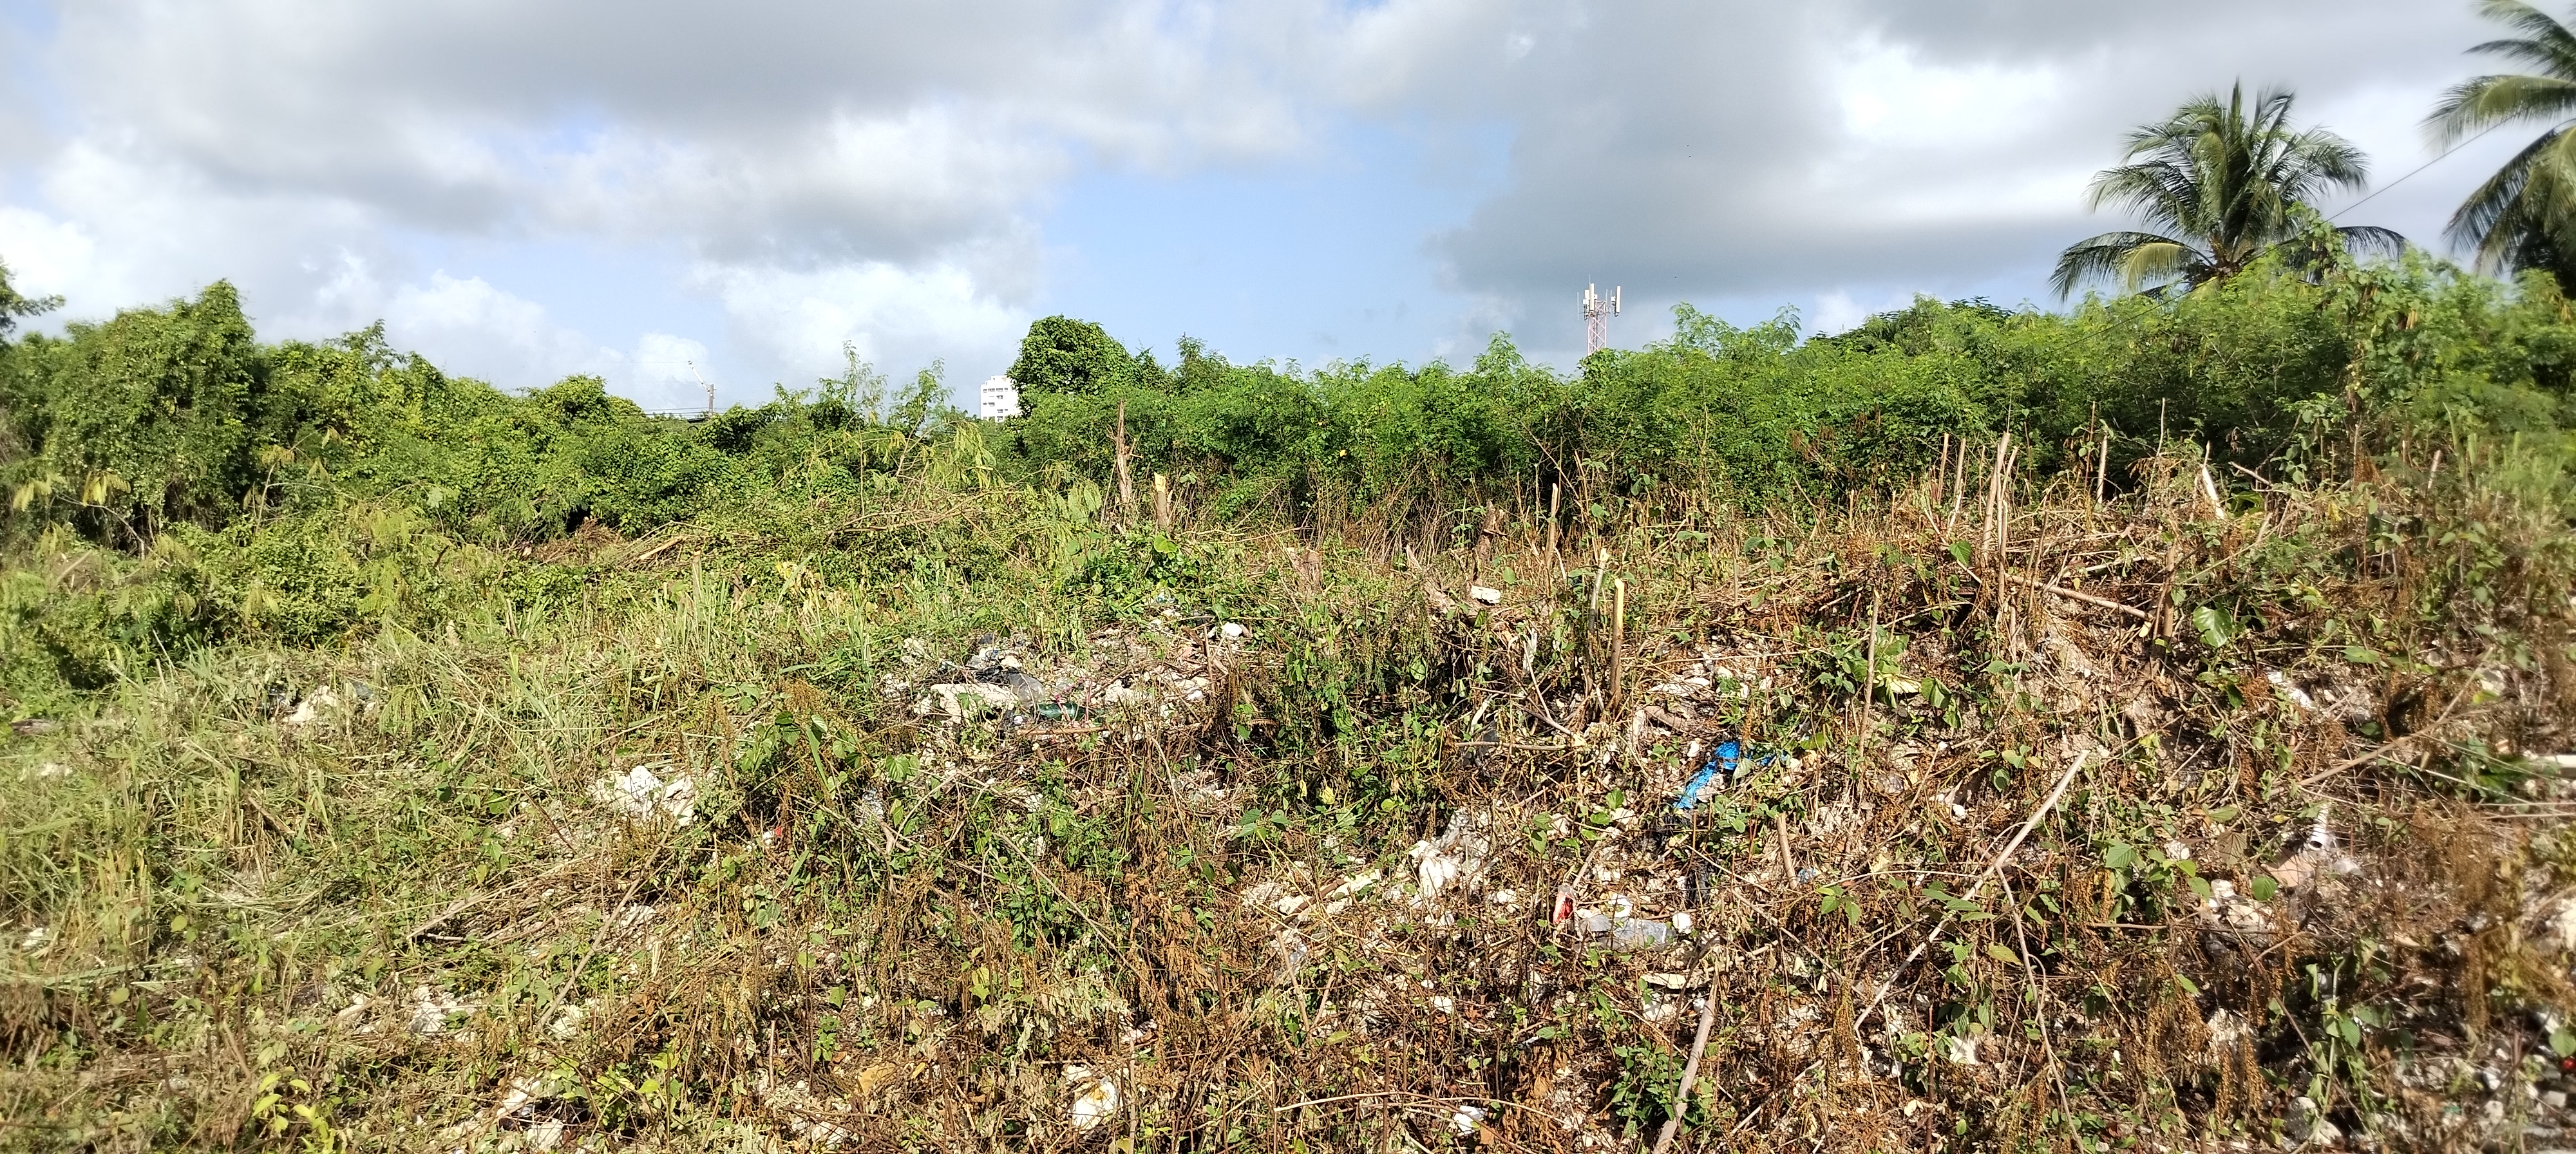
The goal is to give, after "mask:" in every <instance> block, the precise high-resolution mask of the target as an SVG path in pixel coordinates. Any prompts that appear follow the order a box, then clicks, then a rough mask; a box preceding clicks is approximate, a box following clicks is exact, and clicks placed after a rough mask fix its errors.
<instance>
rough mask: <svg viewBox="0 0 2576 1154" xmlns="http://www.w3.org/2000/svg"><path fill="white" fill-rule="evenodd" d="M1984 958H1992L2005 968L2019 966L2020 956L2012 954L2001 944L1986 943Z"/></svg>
mask: <svg viewBox="0 0 2576 1154" xmlns="http://www.w3.org/2000/svg"><path fill="white" fill-rule="evenodd" d="M1986 956H1987V957H1990V958H1993V959H1994V960H1996V961H1998V962H2002V963H2003V964H2005V965H2007V966H2018V965H2020V964H2021V955H2020V954H2016V953H2014V952H2012V951H2011V950H2010V949H2008V948H2006V947H2005V946H2004V944H2003V943H2001V942H1987V943H1986Z"/></svg>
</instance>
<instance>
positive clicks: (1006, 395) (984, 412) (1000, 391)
mask: <svg viewBox="0 0 2576 1154" xmlns="http://www.w3.org/2000/svg"><path fill="white" fill-rule="evenodd" d="M983 401H984V403H983V407H982V408H981V409H980V410H979V411H978V412H977V414H976V415H978V416H981V417H983V418H984V419H985V420H987V421H998V420H1002V419H1003V418H1005V417H1016V416H1019V415H1020V386H1019V384H1018V383H1017V382H1014V381H1013V380H1011V378H1009V377H990V378H987V379H986V380H985V381H984V392H983Z"/></svg>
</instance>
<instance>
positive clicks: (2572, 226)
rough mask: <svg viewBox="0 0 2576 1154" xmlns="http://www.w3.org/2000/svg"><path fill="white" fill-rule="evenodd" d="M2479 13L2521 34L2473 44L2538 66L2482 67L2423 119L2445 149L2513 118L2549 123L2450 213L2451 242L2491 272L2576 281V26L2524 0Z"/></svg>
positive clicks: (2494, 2)
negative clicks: (2484, 70) (2539, 273)
mask: <svg viewBox="0 0 2576 1154" xmlns="http://www.w3.org/2000/svg"><path fill="white" fill-rule="evenodd" d="M2479 9H2480V12H2481V14H2482V15H2484V16H2486V17H2487V18H2488V19H2490V20H2494V21H2497V22H2499V23H2502V24H2504V25H2506V26H2507V27H2510V28H2512V29H2514V30H2515V31H2518V32H2520V33H2522V35H2520V36H2509V37H2506V38H2504V39H2502V40H2490V41H2487V42H2486V43H2484V44H2480V45H2478V46H2477V47H2474V48H2471V49H2469V51H2471V52H2484V53H2489V54H2492V55H2496V56H2502V57H2504V58H2506V59H2508V60H2514V61H2519V62H2521V63H2523V64H2527V65H2529V66H2531V67H2532V69H2533V70H2534V71H2536V72H2537V73H2538V75H2513V74H2507V75H2496V76H2481V77H2478V78H2477V79H2475V80H2471V81H2469V82H2467V83H2465V84H2462V85H2460V86H2459V87H2457V88H2454V89H2452V90H2451V91H2450V92H2449V93H2447V94H2445V95H2444V96H2443V97H2442V102H2441V103H2440V104H2437V105H2435V106H2433V114H2432V115H2431V116H2428V117H2426V118H2425V119H2424V126H2425V128H2426V129H2427V130H2428V132H2429V134H2430V135H2431V136H2432V138H2433V142H2434V144H2435V145H2437V146H2439V147H2444V148H2448V147H2450V146H2451V145H2453V144H2456V143H2458V142H2459V141H2460V140H2461V139H2462V138H2464V137H2467V136H2469V135H2471V134H2473V133H2479V132H2484V131H2486V130H2487V129H2489V128H2492V127H2494V126H2496V125H2499V124H2503V123H2506V122H2508V121H2515V120H2536V121H2541V122H2543V123H2549V122H2553V121H2554V122H2555V123H2551V124H2550V128H2549V131H2547V132H2544V133H2541V134H2540V139H2538V140H2535V141H2532V142H2531V144H2530V145H2529V146H2527V147H2525V148H2524V149H2523V150H2522V151H2520V152H2517V153H2515V154H2514V155H2513V159H2511V160H2508V161H2506V162H2505V165H2504V167H2503V168H2501V169H2498V170H2497V171H2496V174H2495V175H2494V176H2490V177H2488V178H2487V179H2486V183H2484V184H2481V185H2479V186H2478V187H2477V188H2476V190H2475V191H2472V192H2470V193H2469V198H2468V199H2467V200H2465V201H2462V202H2461V203H2460V209H2459V211H2458V212H2455V213H2452V214H2451V227H2450V234H2451V239H2452V241H2453V242H2454V243H2456V244H2458V245H2460V246H2461V247H2463V248H2467V249H2469V250H2470V251H2472V252H2474V253H2476V254H2477V264H2478V267H2479V268H2481V269H2484V270H2486V271H2488V272H2504V271H2507V270H2512V269H2543V270H2546V271H2547V272H2549V273H2550V274H2551V275H2553V276H2556V277H2557V278H2558V283H2559V284H2561V285H2565V286H2571V287H2576V276H2570V274H2571V273H2576V260H2571V258H2576V133H2570V132H2569V131H2568V129H2569V127H2571V124H2570V120H2569V118H2570V117H2571V116H2576V31H2571V30H2570V29H2569V28H2568V26H2567V25H2566V24H2564V23H2561V22H2560V21H2558V20H2555V19H2552V18H2551V17H2550V16H2549V14H2547V13H2545V12H2542V11H2540V10H2539V9H2537V8H2533V7H2532V6H2530V5H2528V4H2523V3H2519V2H2518V0H2483V3H2481V4H2480V5H2479Z"/></svg>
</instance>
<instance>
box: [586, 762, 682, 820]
mask: <svg viewBox="0 0 2576 1154" xmlns="http://www.w3.org/2000/svg"><path fill="white" fill-rule="evenodd" d="M661 768H664V769H668V768H670V766H668V765H664V766H662V767H661ZM653 769H654V767H653V766H649V765H639V766H636V767H635V768H633V769H630V770H627V771H626V772H625V773H624V774H620V775H612V776H610V777H608V778H607V779H605V780H603V781H601V782H600V783H599V784H597V785H594V786H592V787H591V789H590V796H591V800H593V801H598V802H602V803H605V804H606V805H607V806H608V808H609V809H610V810H612V811H614V812H616V813H617V814H618V815H620V816H622V817H629V818H634V819H636V820H639V821H640V820H644V819H647V818H652V817H657V816H659V817H667V818H670V819H671V820H672V822H673V823H675V824H678V825H687V824H689V822H690V821H691V820H692V819H694V818H696V817H697V815H698V783H697V782H695V781H692V780H690V779H689V778H687V777H685V776H683V777H675V778H672V779H671V780H669V781H664V780H662V779H661V778H660V777H657V776H655V775H654V773H653Z"/></svg>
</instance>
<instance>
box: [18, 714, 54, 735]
mask: <svg viewBox="0 0 2576 1154" xmlns="http://www.w3.org/2000/svg"><path fill="white" fill-rule="evenodd" d="M9 729H10V731H11V732H13V733H16V734H17V735H18V736H20V737H47V736H51V735H53V734H57V733H61V732H62V731H63V723H62V722H59V721H56V720H54V719H53V718H50V717H30V718H28V719H26V720H25V721H17V722H11V723H10V725H9Z"/></svg>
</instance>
